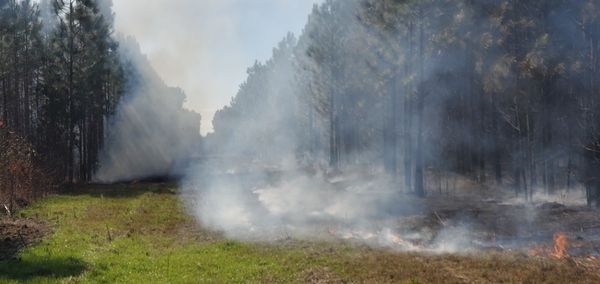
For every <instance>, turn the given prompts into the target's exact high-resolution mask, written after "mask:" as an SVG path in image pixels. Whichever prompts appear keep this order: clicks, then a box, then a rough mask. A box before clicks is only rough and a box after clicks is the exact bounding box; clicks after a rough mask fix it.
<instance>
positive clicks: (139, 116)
mask: <svg viewBox="0 0 600 284" xmlns="http://www.w3.org/2000/svg"><path fill="white" fill-rule="evenodd" d="M119 51H120V54H121V61H122V63H123V67H124V72H126V74H125V77H126V78H127V82H126V83H125V90H124V95H123V97H122V99H121V101H120V103H119V105H118V107H117V110H116V113H115V115H114V117H112V118H111V119H110V120H109V121H108V123H109V127H108V129H109V131H108V133H107V139H106V143H105V146H104V150H103V152H102V154H101V156H100V167H99V170H98V172H97V173H96V175H95V180H96V181H98V182H106V183H112V182H118V181H131V180H135V179H143V178H150V177H174V176H178V175H181V173H182V170H183V169H184V167H185V164H186V161H187V160H188V159H189V158H190V157H191V156H192V155H193V154H194V153H196V152H197V151H198V149H199V146H200V115H199V114H197V113H195V112H193V111H188V110H184V109H183V108H182V106H183V103H184V101H185V98H186V95H185V94H184V93H183V91H182V90H181V89H179V88H170V87H167V86H166V85H165V84H164V82H163V81H162V80H161V79H160V77H159V76H158V75H157V74H156V72H155V71H154V70H153V69H152V67H150V64H149V62H148V60H147V59H146V57H145V56H143V55H142V54H141V52H140V50H139V46H138V44H137V42H136V41H135V40H134V39H133V38H123V37H121V38H120V50H119Z"/></svg>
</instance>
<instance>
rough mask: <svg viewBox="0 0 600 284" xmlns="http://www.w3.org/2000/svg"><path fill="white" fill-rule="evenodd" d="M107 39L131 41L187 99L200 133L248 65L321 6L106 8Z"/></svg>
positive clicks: (306, 1) (135, 4) (227, 2)
mask: <svg viewBox="0 0 600 284" xmlns="http://www.w3.org/2000/svg"><path fill="white" fill-rule="evenodd" d="M113 2H114V3H113V10H114V12H115V13H116V19H115V31H116V32H120V33H123V34H125V35H131V36H134V37H135V38H136V39H137V40H138V41H139V43H140V47H141V50H142V52H143V53H145V54H146V55H147V56H148V59H149V60H150V62H151V64H152V66H153V67H154V69H155V70H156V71H157V72H158V74H159V75H160V76H161V77H162V78H163V80H164V81H165V83H166V84H167V85H169V86H172V87H180V88H182V89H183V90H184V91H185V92H186V94H187V101H186V103H185V105H184V107H185V108H188V109H192V110H194V111H196V112H199V113H200V114H201V115H202V125H201V133H202V134H203V135H205V134H206V133H207V132H210V131H212V123H211V121H212V118H213V115H214V113H215V111H217V110H218V109H221V108H223V107H224V106H225V105H228V104H229V102H230V101H231V98H232V97H234V96H235V95H236V93H237V90H238V88H239V85H240V84H242V82H244V80H245V79H246V70H247V68H249V67H251V66H252V65H253V64H254V62H255V61H256V60H258V61H261V62H264V61H266V60H268V59H269V58H270V57H271V51H272V49H273V48H274V47H275V46H276V45H277V43H278V42H279V41H281V40H282V39H283V38H284V37H285V35H286V34H287V33H288V32H292V33H294V34H295V35H296V36H298V35H300V33H301V32H302V29H303V28H304V25H305V24H306V22H307V20H308V15H309V14H310V12H311V10H312V7H313V5H314V4H315V3H321V2H322V0H218V1H215V0H153V1H147V0H146V1H144V0H113Z"/></svg>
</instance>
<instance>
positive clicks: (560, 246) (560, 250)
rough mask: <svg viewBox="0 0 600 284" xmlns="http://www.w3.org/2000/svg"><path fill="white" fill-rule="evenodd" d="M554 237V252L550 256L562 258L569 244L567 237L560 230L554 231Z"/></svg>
mask: <svg viewBox="0 0 600 284" xmlns="http://www.w3.org/2000/svg"><path fill="white" fill-rule="evenodd" d="M552 238H553V239H554V252H553V253H551V254H550V256H552V257H555V258H562V257H563V256H564V254H565V245H566V244H567V237H566V236H565V235H564V234H563V233H560V232H556V233H554V235H553V236H552Z"/></svg>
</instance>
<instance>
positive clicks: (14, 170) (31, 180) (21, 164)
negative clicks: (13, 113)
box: [0, 122, 49, 215]
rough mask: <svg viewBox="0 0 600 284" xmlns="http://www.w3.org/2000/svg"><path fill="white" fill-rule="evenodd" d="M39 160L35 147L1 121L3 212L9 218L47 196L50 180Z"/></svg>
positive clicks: (0, 208) (0, 191) (0, 195)
mask: <svg viewBox="0 0 600 284" xmlns="http://www.w3.org/2000/svg"><path fill="white" fill-rule="evenodd" d="M36 158H37V157H36V153H35V151H34V150H33V147H32V145H31V144H29V143H27V141H25V140H24V139H21V138H20V137H19V135H17V134H16V133H14V132H12V131H10V130H9V129H8V128H7V127H6V126H3V124H2V122H0V212H4V213H8V214H9V215H10V214H12V213H13V212H14V211H15V210H17V209H18V208H19V207H23V206H26V205H27V204H29V203H30V202H32V201H34V200H37V199H40V198H42V197H44V196H45V195H46V194H47V192H48V189H49V182H48V181H49V178H48V175H46V174H45V173H44V171H43V170H42V168H41V167H39V166H38V163H36ZM7 211H8V212H7Z"/></svg>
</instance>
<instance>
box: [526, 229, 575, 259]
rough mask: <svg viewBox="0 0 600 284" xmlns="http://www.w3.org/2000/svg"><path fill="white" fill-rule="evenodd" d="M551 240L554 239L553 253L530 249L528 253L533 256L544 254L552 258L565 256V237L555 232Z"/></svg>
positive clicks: (546, 250) (547, 250)
mask: <svg viewBox="0 0 600 284" xmlns="http://www.w3.org/2000/svg"><path fill="white" fill-rule="evenodd" d="M552 239H554V246H553V250H554V251H550V250H549V249H530V250H529V251H528V252H529V254H530V255H533V256H535V255H540V254H544V255H548V256H551V257H554V258H563V257H564V256H565V254H566V250H565V246H566V244H567V237H566V236H565V234H563V233H561V232H556V233H554V235H552Z"/></svg>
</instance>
